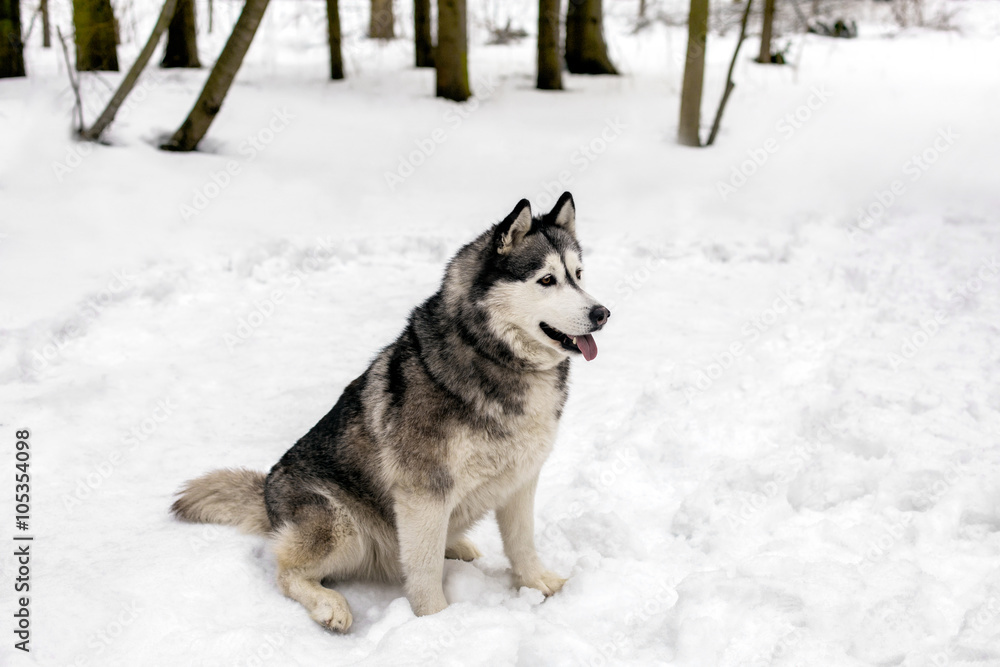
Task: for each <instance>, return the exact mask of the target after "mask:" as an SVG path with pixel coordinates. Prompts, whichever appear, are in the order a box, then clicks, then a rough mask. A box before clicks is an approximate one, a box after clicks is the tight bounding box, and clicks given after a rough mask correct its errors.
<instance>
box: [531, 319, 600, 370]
mask: <svg viewBox="0 0 1000 667" xmlns="http://www.w3.org/2000/svg"><path fill="white" fill-rule="evenodd" d="M538 326H539V327H540V328H541V329H542V331H544V332H545V335H546V336H548V337H549V338H551V339H552V340H554V341H556V342H557V343H559V344H560V345H562V348H563V349H564V350H569V351H570V352H579V353H580V354H582V355H583V358H584V359H586V360H587V361H591V360H592V359H594V357H596V356H597V343H595V342H594V337H593V336H591V335H590V334H583V335H581V336H570V335H567V334H564V333H563V332H562V331H559V329H556V328H555V327H550V326H549V325H548V324H546V323H545V322H542V323H540V324H539V325H538Z"/></svg>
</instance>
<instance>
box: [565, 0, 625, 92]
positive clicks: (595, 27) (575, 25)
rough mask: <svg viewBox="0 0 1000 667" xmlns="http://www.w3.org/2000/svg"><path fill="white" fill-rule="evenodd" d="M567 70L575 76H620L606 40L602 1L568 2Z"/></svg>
mask: <svg viewBox="0 0 1000 667" xmlns="http://www.w3.org/2000/svg"><path fill="white" fill-rule="evenodd" d="M566 69H568V70H569V71H570V72H572V73H573V74H618V70H617V69H615V66H614V65H613V64H612V63H611V59H610V58H609V57H608V45H607V44H606V43H605V41H604V9H603V7H602V4H601V0H569V6H568V7H567V8H566Z"/></svg>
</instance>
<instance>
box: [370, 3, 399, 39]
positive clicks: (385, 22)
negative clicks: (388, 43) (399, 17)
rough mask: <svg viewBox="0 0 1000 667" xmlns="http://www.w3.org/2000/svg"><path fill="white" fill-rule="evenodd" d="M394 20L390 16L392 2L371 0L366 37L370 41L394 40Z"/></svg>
mask: <svg viewBox="0 0 1000 667" xmlns="http://www.w3.org/2000/svg"><path fill="white" fill-rule="evenodd" d="M395 22H396V18H395V17H394V16H393V14H392V0H371V15H370V17H369V21H368V36H369V37H371V38H372V39H394V38H395V37H396V33H395V30H394V24H395Z"/></svg>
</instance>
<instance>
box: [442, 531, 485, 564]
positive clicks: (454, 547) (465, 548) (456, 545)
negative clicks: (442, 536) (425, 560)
mask: <svg viewBox="0 0 1000 667" xmlns="http://www.w3.org/2000/svg"><path fill="white" fill-rule="evenodd" d="M482 555H483V554H482V552H481V551H479V549H478V548H477V547H476V545H475V544H473V543H472V541H471V540H469V538H467V537H465V536H462V537H459V538H456V539H454V540H451V541H450V542H449V543H448V546H447V547H446V548H445V550H444V557H445V558H450V559H451V560H464V561H466V562H468V561H471V560H475V559H476V558H479V557H480V556H482Z"/></svg>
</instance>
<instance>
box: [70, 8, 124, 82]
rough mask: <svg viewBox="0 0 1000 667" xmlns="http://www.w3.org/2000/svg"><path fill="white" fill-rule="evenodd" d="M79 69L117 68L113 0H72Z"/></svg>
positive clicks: (74, 37)
mask: <svg viewBox="0 0 1000 667" xmlns="http://www.w3.org/2000/svg"><path fill="white" fill-rule="evenodd" d="M73 39H74V41H75V43H76V70H77V71H78V72H93V71H102V72H117V71H118V50H117V44H118V30H117V26H116V25H115V15H114V12H112V11H111V0H73Z"/></svg>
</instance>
